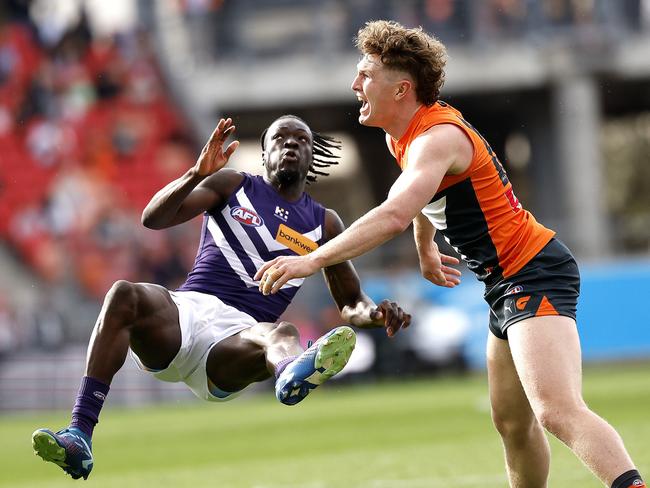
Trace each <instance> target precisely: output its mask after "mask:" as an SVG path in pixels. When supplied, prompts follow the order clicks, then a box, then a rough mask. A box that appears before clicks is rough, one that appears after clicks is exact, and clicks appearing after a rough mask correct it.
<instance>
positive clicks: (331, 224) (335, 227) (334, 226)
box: [325, 208, 345, 241]
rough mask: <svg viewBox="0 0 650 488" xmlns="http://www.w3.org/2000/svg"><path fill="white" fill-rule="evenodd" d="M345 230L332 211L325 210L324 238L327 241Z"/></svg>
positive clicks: (337, 215)
mask: <svg viewBox="0 0 650 488" xmlns="http://www.w3.org/2000/svg"><path fill="white" fill-rule="evenodd" d="M344 230H345V225H344V224H343V221H342V220H341V217H339V214H337V213H336V212H335V211H334V210H332V209H331V208H326V209H325V238H326V239H327V240H328V241H329V240H330V239H333V238H334V237H336V236H337V235H339V234H340V233H342V232H343V231H344Z"/></svg>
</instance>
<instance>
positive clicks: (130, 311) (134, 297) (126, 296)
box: [104, 280, 139, 318]
mask: <svg viewBox="0 0 650 488" xmlns="http://www.w3.org/2000/svg"><path fill="white" fill-rule="evenodd" d="M138 286H139V285H137V284H135V283H131V282H130V281H126V280H118V281H116V282H115V283H113V286H111V289H110V290H109V291H108V293H107V294H106V298H105V299H104V308H105V312H104V313H105V315H108V316H111V317H118V318H129V317H135V315H136V313H137V308H138Z"/></svg>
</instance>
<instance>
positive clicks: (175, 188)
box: [142, 168, 205, 229]
mask: <svg viewBox="0 0 650 488" xmlns="http://www.w3.org/2000/svg"><path fill="white" fill-rule="evenodd" d="M204 179H205V176H199V175H198V174H197V172H196V170H195V169H194V168H190V169H189V170H188V171H187V172H186V173H185V174H184V175H183V176H181V177H180V178H178V179H176V180H174V181H172V182H171V183H169V184H168V185H166V186H165V187H164V188H162V189H161V190H160V191H158V193H156V194H155V195H154V196H153V198H152V199H151V201H150V202H149V203H148V204H147V206H146V207H145V209H144V211H143V212H142V224H143V225H144V226H145V227H148V228H150V229H163V228H165V227H168V226H169V224H170V223H171V222H172V221H173V219H174V217H175V216H176V215H177V214H178V210H179V209H180V207H181V205H182V204H183V201H184V200H185V198H187V196H188V195H189V194H190V193H191V192H192V190H193V189H194V188H196V186H197V185H198V184H199V183H200V182H201V181H203V180H204Z"/></svg>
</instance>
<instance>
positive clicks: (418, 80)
mask: <svg viewBox="0 0 650 488" xmlns="http://www.w3.org/2000/svg"><path fill="white" fill-rule="evenodd" d="M355 45H356V46H357V48H358V49H359V51H361V53H362V54H366V55H367V54H374V55H376V56H378V57H379V59H380V60H381V62H382V63H383V64H384V65H385V66H386V67H388V68H389V69H394V70H399V71H405V72H407V73H408V74H410V75H411V76H412V77H413V80H414V81H415V93H416V95H417V99H418V101H419V102H422V103H423V104H425V105H427V106H429V105H433V104H434V103H435V102H436V100H438V97H439V96H440V89H441V88H442V85H443V84H444V82H445V71H444V69H445V64H446V62H447V49H446V48H445V46H444V44H443V43H442V42H440V41H439V40H437V39H436V38H435V37H433V36H431V35H429V34H427V33H426V32H424V31H423V30H422V27H418V28H413V29H409V28H407V27H404V26H403V25H401V24H399V23H397V22H394V21H388V20H374V21H370V22H366V25H365V26H364V27H362V28H361V29H360V30H359V32H358V34H357V37H356V39H355Z"/></svg>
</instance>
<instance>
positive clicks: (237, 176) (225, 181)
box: [199, 168, 244, 198]
mask: <svg viewBox="0 0 650 488" xmlns="http://www.w3.org/2000/svg"><path fill="white" fill-rule="evenodd" d="M243 180H244V175H243V174H242V173H240V172H239V171H235V170H234V169H231V168H223V169H221V170H219V171H217V172H216V173H214V174H211V175H210V176H208V177H207V178H206V179H205V180H203V181H202V182H201V184H200V185H199V186H201V187H203V188H208V189H210V190H212V191H214V192H215V193H217V194H219V195H220V196H221V197H223V198H226V197H228V196H230V195H231V194H232V193H233V192H234V191H235V189H236V188H237V187H238V186H239V185H241V182H242V181H243Z"/></svg>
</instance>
